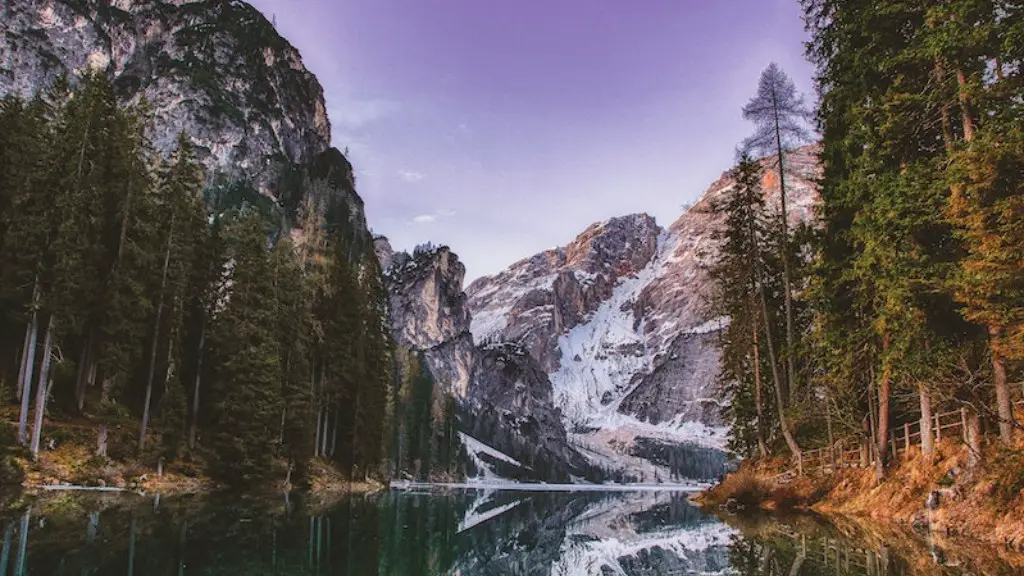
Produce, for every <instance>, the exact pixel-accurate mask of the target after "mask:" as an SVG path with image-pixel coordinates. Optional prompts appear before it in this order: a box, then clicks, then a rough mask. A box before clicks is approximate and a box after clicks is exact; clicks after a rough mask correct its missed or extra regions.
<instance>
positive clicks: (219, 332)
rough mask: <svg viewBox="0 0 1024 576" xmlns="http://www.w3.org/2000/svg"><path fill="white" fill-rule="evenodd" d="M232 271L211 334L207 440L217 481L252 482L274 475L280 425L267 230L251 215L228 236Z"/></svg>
mask: <svg viewBox="0 0 1024 576" xmlns="http://www.w3.org/2000/svg"><path fill="white" fill-rule="evenodd" d="M227 237H228V238H229V240H228V246H229V253H230V255H231V260H230V262H229V268H230V272H229V274H228V279H227V283H228V284H229V287H228V289H227V291H226V294H224V296H223V297H224V298H225V299H226V303H225V304H224V309H223V310H222V311H220V312H219V313H218V314H217V317H216V320H215V323H214V326H213V327H212V332H213V334H212V336H211V337H212V340H213V341H214V346H215V350H216V352H215V358H216V366H215V371H216V375H217V382H218V390H217V392H216V395H217V402H216V416H215V423H214V425H213V434H212V436H213V438H212V441H211V443H210V445H211V447H212V448H213V450H214V452H215V453H216V454H217V457H218V460H219V462H220V465H219V470H218V472H219V474H220V475H221V476H222V477H223V478H225V479H226V480H228V481H230V482H238V483H243V482H253V481H255V480H258V479H260V478H267V477H269V476H271V475H272V474H273V473H274V470H273V469H272V468H271V466H272V463H273V461H274V457H275V456H276V454H277V449H276V446H277V439H278V437H279V436H278V431H279V430H280V419H281V408H282V404H283V403H282V399H281V347H280V343H279V340H278V339H277V338H275V328H276V326H277V311H276V309H275V307H274V306H272V305H268V304H269V303H272V302H274V297H275V289H274V278H273V274H272V272H273V271H272V269H271V266H270V262H269V256H268V251H267V238H268V231H267V229H266V226H265V224H264V221H263V220H262V219H261V218H260V217H259V216H257V215H255V214H249V215H245V214H243V215H240V216H239V217H238V219H237V221H235V222H232V223H231V224H230V229H229V231H228V232H227Z"/></svg>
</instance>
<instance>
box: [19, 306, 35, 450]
mask: <svg viewBox="0 0 1024 576" xmlns="http://www.w3.org/2000/svg"><path fill="white" fill-rule="evenodd" d="M36 292H37V293H38V286H37V287H36ZM34 306H35V304H34V303H33V307H34ZM30 332H31V336H30V338H29V343H28V346H27V347H26V348H25V351H24V352H23V355H24V357H25V359H24V365H25V369H24V371H22V380H23V381H22V383H21V384H19V386H18V387H19V388H20V389H21V412H19V413H18V443H19V444H21V445H22V446H24V445H25V443H26V442H27V441H28V409H29V402H30V401H31V398H32V373H33V372H34V369H35V365H36V344H37V343H38V341H39V312H38V311H37V310H34V309H33V310H32V321H31V323H30Z"/></svg>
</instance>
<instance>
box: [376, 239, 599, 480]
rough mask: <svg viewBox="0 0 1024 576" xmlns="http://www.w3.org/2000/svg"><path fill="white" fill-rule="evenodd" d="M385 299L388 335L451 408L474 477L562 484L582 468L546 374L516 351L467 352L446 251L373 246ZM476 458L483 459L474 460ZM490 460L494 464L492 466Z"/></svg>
mask: <svg viewBox="0 0 1024 576" xmlns="http://www.w3.org/2000/svg"><path fill="white" fill-rule="evenodd" d="M375 249H376V253H377V257H378V259H379V260H380V262H381V266H382V267H383V268H384V278H385V284H386V286H387V289H388V296H389V304H390V306H389V313H390V317H389V319H390V323H391V333H392V336H393V338H394V339H395V342H396V343H397V344H398V345H399V346H402V347H403V348H405V349H407V350H410V351H413V352H416V353H420V354H422V356H423V358H424V360H425V362H426V364H427V366H428V368H429V370H430V372H431V375H432V377H433V379H434V381H435V382H437V384H438V385H439V386H440V387H441V389H442V390H444V391H445V392H446V393H447V394H449V395H451V396H453V397H454V398H456V399H457V400H458V414H459V418H458V419H459V424H460V431H461V432H462V433H463V434H464V435H467V436H468V437H469V442H467V444H469V445H470V446H469V448H470V449H471V451H472V450H473V447H474V446H480V449H477V450H475V451H473V458H474V459H476V460H479V461H480V462H479V464H478V466H480V467H483V468H485V469H484V470H478V471H477V472H478V473H480V474H481V475H484V476H487V475H488V474H490V473H492V472H493V470H491V469H490V467H491V466H492V465H494V466H499V465H503V469H502V474H501V475H502V476H505V477H509V476H516V477H520V478H523V479H535V480H536V479H543V480H563V481H564V480H568V479H569V476H570V474H576V475H582V474H583V473H584V471H585V469H586V461H585V460H584V459H583V458H582V457H581V456H580V455H579V454H578V453H577V452H575V451H574V450H572V449H571V448H570V447H569V445H568V440H567V435H566V431H565V428H564V426H563V423H562V415H561V413H560V412H559V411H558V410H557V409H556V408H555V405H554V401H553V396H552V394H553V389H552V386H551V381H550V379H549V378H548V375H547V371H546V370H545V369H544V368H543V367H542V366H541V365H540V364H539V363H538V362H537V360H536V359H534V357H533V356H531V355H530V354H529V353H528V352H527V351H526V350H525V349H523V348H522V347H521V346H519V345H516V344H510V343H503V344H491V345H484V346H481V347H476V346H474V342H473V336H472V334H471V333H470V315H469V307H468V304H467V299H466V294H465V292H463V287H462V284H463V280H464V278H465V273H466V270H465V267H464V266H463V265H462V263H461V262H459V259H458V256H456V255H455V254H454V253H452V252H451V250H449V249H448V248H447V247H444V246H442V247H438V248H429V249H418V250H416V251H415V252H414V253H413V254H411V255H410V254H408V253H406V252H395V251H394V250H393V249H392V248H391V245H390V244H389V243H388V241H387V239H386V238H383V237H377V238H376V239H375ZM481 451H482V452H483V454H480V453H477V452H481ZM494 454H498V455H499V457H498V458H495V457H494Z"/></svg>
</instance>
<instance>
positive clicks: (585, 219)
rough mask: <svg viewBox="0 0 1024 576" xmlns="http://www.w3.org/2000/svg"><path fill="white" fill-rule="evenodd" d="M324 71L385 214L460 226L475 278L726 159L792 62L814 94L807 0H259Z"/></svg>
mask: <svg viewBox="0 0 1024 576" xmlns="http://www.w3.org/2000/svg"><path fill="white" fill-rule="evenodd" d="M250 2H252V4H254V5H255V6H256V7H258V8H259V9H260V10H262V11H263V12H264V13H265V14H266V15H267V16H268V17H274V18H276V21H277V26H278V30H279V31H280V32H281V34H283V35H284V36H285V37H286V38H288V40H289V41H290V42H291V43H292V44H294V45H295V46H296V47H297V48H298V49H299V50H300V51H301V52H302V56H303V60H304V61H305V64H306V66H307V67H308V68H309V69H310V70H312V71H313V72H314V73H315V74H316V75H317V77H318V78H319V79H320V82H321V83H322V84H323V86H324V89H325V91H326V94H327V106H328V113H329V115H330V119H331V122H332V124H333V128H334V144H335V146H337V147H339V148H342V149H344V148H345V147H348V148H349V151H350V157H351V159H352V161H353V163H354V164H355V166H356V170H357V187H358V189H359V192H360V194H361V195H362V196H363V198H364V199H365V200H366V209H367V216H368V218H369V221H370V226H371V227H372V228H373V230H374V232H377V233H380V234H384V235H386V236H388V237H389V238H390V239H391V241H392V244H393V245H394V246H395V247H396V248H406V249H411V248H412V247H413V246H414V245H416V244H418V243H421V242H425V241H428V240H430V241H433V242H434V243H438V244H441V243H443V244H448V245H449V246H451V247H452V249H453V250H454V251H455V252H456V253H458V254H459V256H460V257H461V258H462V260H463V261H464V262H465V263H466V267H467V269H468V272H467V280H471V279H473V278H475V277H476V276H479V275H482V274H491V273H494V272H497V271H499V270H501V269H502V268H504V267H506V266H508V265H509V264H511V263H513V262H515V261H516V260H519V259H521V258H524V257H527V256H530V255H532V254H534V253H536V252H539V251H541V250H544V249H547V248H550V247H552V246H556V245H563V244H565V243H566V242H568V241H569V240H571V239H572V238H573V237H574V236H575V235H576V234H577V233H579V232H581V231H582V230H583V229H584V228H585V227H586V226H588V225H589V224H590V223H592V222H595V221H598V220H604V219H606V218H609V217H612V216H617V215H623V214H629V213H633V212H647V213H649V214H651V215H653V216H655V217H656V218H657V220H658V222H659V223H660V224H662V225H663V226H667V225H668V224H670V223H671V222H672V221H673V220H675V219H676V218H677V217H678V216H679V214H680V212H681V205H682V204H683V203H685V202H690V201H693V200H694V199H695V198H696V197H697V196H699V194H700V193H701V192H703V190H704V189H705V188H706V187H707V186H708V185H709V184H710V183H711V182H712V181H714V180H715V179H716V178H717V177H718V175H719V174H721V172H722V171H723V170H725V169H726V168H728V167H729V166H730V165H731V163H732V160H733V151H734V148H735V146H736V144H737V143H738V142H740V141H741V140H742V139H743V138H744V137H745V136H747V135H748V133H749V132H750V131H751V126H750V125H749V124H747V123H746V122H745V121H744V120H743V119H742V117H741V113H740V109H741V108H742V106H743V104H744V103H746V101H747V100H748V99H749V98H750V96H751V95H752V94H753V93H754V91H755V89H756V87H757V80H758V76H759V74H760V72H761V70H762V69H763V68H764V67H765V66H767V65H768V63H769V62H771V61H773V60H774V61H776V62H778V63H779V65H780V66H782V68H783V69H784V70H786V72H787V73H789V74H790V76H792V77H793V79H794V80H795V82H796V84H797V87H798V88H799V89H800V90H801V91H803V92H804V93H805V94H808V95H810V93H811V92H812V85H811V80H810V77H811V68H810V65H809V64H807V63H806V62H805V61H804V59H803V45H802V42H803V39H804V37H805V35H804V32H803V24H802V21H801V19H800V8H799V6H798V3H797V1H796V0H699V1H698V0H692V1H691V0H518V1H511V0H506V1H501V0H462V1H455V0H250Z"/></svg>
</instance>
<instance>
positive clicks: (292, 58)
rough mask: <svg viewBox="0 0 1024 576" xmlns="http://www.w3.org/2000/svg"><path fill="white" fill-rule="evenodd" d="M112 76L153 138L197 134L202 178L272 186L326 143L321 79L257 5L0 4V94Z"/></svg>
mask: <svg viewBox="0 0 1024 576" xmlns="http://www.w3.org/2000/svg"><path fill="white" fill-rule="evenodd" d="M90 68H91V69H95V70H99V71H103V72H106V73H108V74H110V75H111V77H112V78H114V81H115V85H116V88H117V91H118V94H119V96H120V98H121V99H122V101H123V102H126V103H138V102H140V101H141V100H143V99H145V100H146V101H147V102H148V103H149V105H150V107H151V111H152V115H153V119H154V121H155V130H154V133H153V134H152V138H153V143H154V145H155V146H156V148H157V149H158V150H160V151H164V152H166V151H168V150H170V149H172V148H173V147H174V145H175V140H176V138H177V136H178V134H179V133H180V132H185V133H186V134H188V135H189V136H190V137H191V138H192V139H193V141H194V142H195V143H196V145H197V148H198V150H199V153H200V159H201V161H202V162H203V164H204V166H205V167H206V171H207V177H208V179H211V180H212V179H214V178H215V177H216V176H218V175H223V176H224V177H225V178H227V179H228V180H232V181H234V180H245V181H248V182H250V183H251V184H252V185H253V186H254V187H255V188H257V189H258V190H260V191H262V192H263V193H265V194H269V195H273V194H274V190H273V185H274V183H275V182H276V181H277V177H278V174H279V172H280V171H281V170H282V168H283V167H285V166H287V165H288V164H305V163H308V162H310V161H312V160H313V159H314V157H315V156H316V155H317V154H319V153H320V152H322V151H324V150H326V149H327V148H328V146H329V143H330V132H331V129H330V123H329V122H328V119H327V114H326V107H325V105H324V98H323V90H322V88H321V87H320V83H319V82H318V81H317V79H316V78H315V77H314V76H313V74H312V73H310V72H309V71H308V70H306V68H305V67H304V66H303V64H302V59H301V58H300V56H299V53H298V51H297V50H295V48H293V47H292V46H291V45H290V44H289V43H288V42H287V41H286V40H284V39H283V38H282V37H281V36H279V35H278V34H277V32H276V31H275V30H274V27H273V25H272V24H271V23H270V22H268V21H267V19H266V18H265V17H264V16H263V15H262V14H260V12H259V11H257V10H256V9H255V8H253V7H252V6H250V5H249V4H246V3H245V2H241V1H231V2H227V1H219V0H113V1H107V0H16V1H11V2H4V3H3V4H2V6H0V95H4V94H19V95H22V96H30V95H32V94H34V93H35V92H36V91H38V90H40V89H41V88H45V87H46V86H49V85H50V84H52V82H53V81H54V80H55V79H56V78H57V77H58V76H59V75H61V74H67V75H68V76H69V77H70V78H72V79H73V78H74V77H75V75H77V74H80V73H82V72H83V71H86V70H88V69H90Z"/></svg>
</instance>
